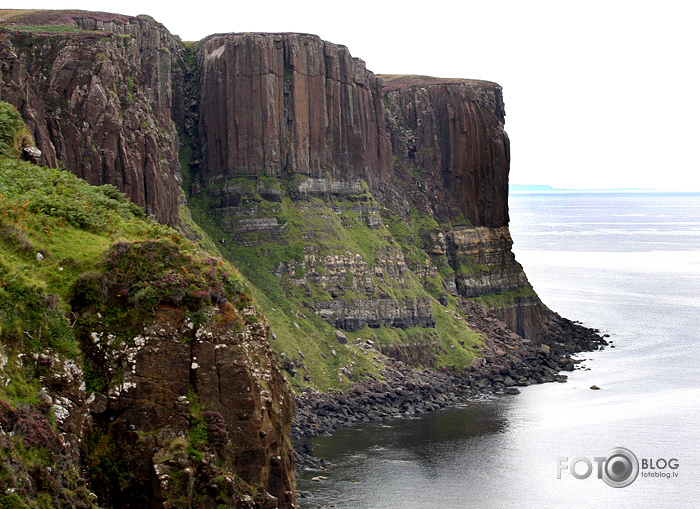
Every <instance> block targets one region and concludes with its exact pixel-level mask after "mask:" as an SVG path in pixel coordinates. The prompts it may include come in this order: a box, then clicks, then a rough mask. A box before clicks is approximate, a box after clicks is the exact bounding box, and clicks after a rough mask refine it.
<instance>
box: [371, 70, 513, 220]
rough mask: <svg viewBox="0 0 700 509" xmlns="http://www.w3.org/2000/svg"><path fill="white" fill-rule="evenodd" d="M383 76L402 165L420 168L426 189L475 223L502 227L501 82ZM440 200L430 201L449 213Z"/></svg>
mask: <svg viewBox="0 0 700 509" xmlns="http://www.w3.org/2000/svg"><path fill="white" fill-rule="evenodd" d="M381 78H382V79H383V80H384V92H385V94H386V97H387V107H388V112H389V116H390V126H391V138H392V146H393V151H394V153H395V154H396V155H397V157H398V158H399V160H400V161H401V162H403V163H404V164H408V165H414V166H416V167H418V168H420V170H421V172H422V174H423V177H424V178H425V180H426V181H427V186H429V187H428V189H426V193H428V195H430V194H431V193H432V194H433V195H434V197H437V196H438V195H442V196H443V197H444V198H446V199H447V203H448V204H450V205H452V206H453V207H456V208H457V209H458V210H460V211H461V212H462V213H463V214H464V216H465V217H466V219H467V220H468V221H469V223H471V224H472V225H473V226H487V227H502V226H507V225H508V171H509V165H510V148H509V142H508V135H507V134H506V132H505V130H504V128H503V124H504V122H505V109H504V106H503V95H502V91H501V87H500V86H498V85H496V84H495V83H491V82H486V81H472V80H440V79H436V78H428V77H424V76H381ZM445 205H446V203H445V200H442V199H441V200H433V208H434V209H435V212H436V213H437V214H438V216H439V217H442V218H449V215H448V211H447V210H446V207H445ZM445 216H447V217H445Z"/></svg>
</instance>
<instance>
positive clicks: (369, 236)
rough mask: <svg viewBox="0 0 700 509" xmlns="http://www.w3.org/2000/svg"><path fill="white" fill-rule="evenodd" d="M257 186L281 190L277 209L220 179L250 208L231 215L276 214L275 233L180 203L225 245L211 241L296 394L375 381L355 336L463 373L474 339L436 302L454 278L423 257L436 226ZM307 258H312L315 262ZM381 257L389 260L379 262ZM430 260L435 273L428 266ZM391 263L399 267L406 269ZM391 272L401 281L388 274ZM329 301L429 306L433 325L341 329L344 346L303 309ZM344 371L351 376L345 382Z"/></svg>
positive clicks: (372, 365) (253, 189)
mask: <svg viewBox="0 0 700 509" xmlns="http://www.w3.org/2000/svg"><path fill="white" fill-rule="evenodd" d="M260 179H261V180H262V179H264V181H265V185H266V186H268V188H276V189H278V190H282V192H284V194H285V197H284V198H283V200H282V203H277V202H275V203H272V202H267V201H265V200H264V199H262V197H261V196H260V195H259V194H258V193H257V189H258V187H257V184H256V180H255V179H247V178H240V177H239V178H235V179H231V180H230V181H228V185H229V186H231V185H234V186H236V188H237V189H238V190H239V192H240V193H241V197H240V204H239V210H245V209H247V210H248V211H249V213H248V214H243V213H239V215H238V218H250V217H275V218H276V219H277V222H278V224H280V225H285V226H284V228H280V229H279V231H277V232H275V233H274V234H270V233H269V232H237V231H236V224H237V223H236V221H235V220H234V221H230V220H228V218H221V217H220V216H219V215H218V214H211V213H210V212H209V210H210V209H212V208H216V207H217V206H219V204H220V202H219V200H218V198H213V197H209V196H208V194H207V193H206V192H201V193H199V194H198V195H197V196H193V197H190V199H189V205H190V210H191V211H192V218H193V220H194V221H195V222H197V223H198V224H199V225H201V227H202V229H203V230H204V231H205V232H206V234H207V235H208V236H209V237H211V238H214V239H223V240H224V242H223V243H219V242H217V247H218V248H219V250H220V251H221V253H222V254H223V255H224V257H225V258H227V259H228V260H230V261H231V262H232V263H233V264H234V265H236V266H237V267H238V268H239V269H240V271H241V273H242V274H243V276H244V277H245V278H246V280H247V281H249V282H250V287H251V292H252V294H253V296H254V298H255V300H256V301H257V302H258V304H259V305H260V307H261V308H262V309H263V311H264V313H265V315H266V316H267V318H268V321H269V323H270V327H271V330H272V331H273V332H274V337H273V339H272V340H271V344H272V347H273V349H274V350H275V351H276V352H277V353H278V354H280V356H282V354H284V356H283V357H284V358H283V359H281V363H282V364H286V363H289V362H293V363H295V364H296V365H297V367H296V369H297V374H296V375H295V376H290V375H289V374H288V373H286V372H285V374H286V376H287V378H288V380H289V381H290V382H291V384H292V386H293V387H294V388H295V390H297V391H299V390H301V389H303V388H304V387H306V386H313V387H316V388H318V389H321V390H328V389H342V388H344V387H347V385H348V384H349V383H350V382H351V381H354V380H359V379H362V378H363V377H366V376H367V375H368V374H373V375H375V376H380V374H379V371H380V370H381V368H382V364H381V362H379V361H377V360H375V359H373V358H372V356H371V355H367V354H366V353H365V351H364V350H363V349H361V348H359V347H358V346H357V345H354V344H352V341H354V340H355V339H358V338H359V339H362V340H363V341H365V340H367V339H372V340H373V341H375V342H376V343H378V344H379V345H380V346H382V347H386V348H389V347H394V346H398V347H401V348H404V347H405V346H406V345H408V346H409V348H414V345H423V348H424V349H426V350H428V351H429V352H430V353H429V355H427V356H426V357H425V359H424V362H423V361H422V362H421V363H420V365H422V366H424V367H436V368H439V367H454V368H455V369H462V368H463V367H464V366H466V365H468V364H469V363H470V362H471V360H472V358H473V356H474V351H475V349H477V348H478V346H479V345H480V344H481V337H480V336H479V335H478V334H476V333H473V332H472V331H471V330H469V329H468V328H466V326H465V322H464V321H463V320H461V319H460V318H459V315H458V313H457V310H456V307H455V305H454V299H453V298H452V297H450V298H449V300H448V306H449V313H447V312H446V308H445V307H444V306H442V305H440V304H439V303H438V302H437V301H436V300H435V299H437V298H439V297H444V296H446V295H447V292H446V290H445V288H444V286H445V279H444V278H445V276H446V275H447V276H451V275H452V274H453V273H454V272H453V271H452V270H451V269H449V265H448V263H447V260H446V259H445V260H443V261H440V260H439V258H436V257H435V256H432V255H431V254H429V253H428V250H429V249H432V245H433V241H432V239H431V233H434V232H437V231H440V225H439V224H438V223H437V222H436V221H435V220H433V219H431V218H430V217H427V216H425V215H422V214H420V213H419V212H418V211H417V210H415V209H414V210H413V211H412V213H411V217H410V218H409V219H408V221H406V220H404V219H402V218H400V217H398V216H396V215H395V214H392V213H391V212H390V211H388V210H386V209H382V208H381V207H380V206H379V205H378V204H377V203H376V202H375V201H374V199H373V198H372V196H371V195H370V194H369V193H367V191H366V190H365V191H363V193H364V194H360V195H357V196H352V197H350V198H349V199H343V198H340V197H335V198H333V199H331V200H330V201H324V200H321V199H318V198H312V199H311V200H310V201H308V202H307V201H292V200H291V199H289V198H288V196H289V195H290V194H291V193H290V191H291V190H293V188H294V186H296V185H298V182H296V181H287V180H284V179H273V178H271V177H260ZM217 185H218V184H217ZM365 188H366V186H365ZM212 189H213V188H212ZM362 207H364V208H362ZM373 214H376V215H374V217H375V218H376V219H378V221H375V222H374V225H375V226H376V227H374V228H370V226H369V219H370V218H372V217H373ZM309 257H315V263H312V262H310V259H311V258H309ZM326 257H332V258H335V257H338V258H339V259H341V260H345V261H346V262H347V263H351V262H353V263H354V262H358V263H359V265H358V266H363V267H364V270H366V272H365V274H364V275H363V276H361V275H359V274H353V273H352V272H350V271H347V270H341V273H338V274H333V273H332V271H331V272H329V269H328V268H327V267H326V264H325V261H324V260H325V258H326ZM387 259H390V260H392V261H391V262H390V263H389V264H388V265H387ZM436 259H437V260H438V263H442V266H441V267H434V266H432V264H433V263H435V260H436ZM399 262H405V266H403V265H402V264H401V263H399ZM426 263H427V266H428V270H426ZM292 264H293V265H292ZM400 266H402V267H403V268H401V269H400V270H402V271H403V275H402V276H400V277H399V275H398V273H394V274H393V275H390V274H389V272H390V271H391V270H394V271H398V270H399V268H400ZM290 267H293V269H292V268H290ZM445 267H447V269H445ZM382 270H383V271H385V272H386V277H384V278H382V277H380V275H379V273H380V272H381V271H382ZM375 271H379V272H375ZM278 273H280V274H281V277H280V275H278ZM312 276H315V277H318V276H320V277H325V278H332V277H334V276H335V278H336V281H337V284H331V285H327V286H324V285H323V284H321V283H314V282H311V280H310V279H308V278H310V277H312ZM304 278H307V279H306V281H304ZM367 280H369V282H370V286H371V288H372V291H371V292H370V293H369V294H368V293H366V292H365V283H366V281H367ZM334 298H336V299H345V300H358V299H359V300H362V299H377V298H392V299H396V300H402V299H418V298H421V299H429V300H430V301H431V302H433V314H434V315H435V319H436V321H437V327H436V328H421V327H411V328H408V329H400V328H391V327H379V328H376V329H372V328H366V329H363V330H360V331H357V332H352V333H347V332H346V335H347V337H348V338H349V339H350V344H349V345H341V344H340V343H338V342H337V340H336V338H335V335H334V333H333V331H334V329H335V328H336V327H335V326H334V325H332V324H330V323H327V322H326V321H324V320H323V319H321V318H320V316H318V315H316V314H315V313H314V312H313V311H312V307H313V306H314V304H315V303H317V302H322V301H331V300H333V299H334ZM302 355H303V357H302ZM341 368H345V369H344V370H341ZM347 369H349V370H350V372H351V373H352V374H351V376H350V377H348V376H347ZM343 372H345V374H344V373H343Z"/></svg>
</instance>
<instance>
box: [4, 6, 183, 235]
mask: <svg viewBox="0 0 700 509" xmlns="http://www.w3.org/2000/svg"><path fill="white" fill-rule="evenodd" d="M53 12H54V11H45V12H40V13H38V14H35V15H28V16H26V17H25V18H23V19H22V20H21V23H22V24H23V25H33V24H35V23H36V24H50V23H52V22H56V21H55V20H53V18H54V17H56V18H59V17H61V14H65V13H60V12H59V13H56V14H53ZM69 14H70V17H68V16H63V18H61V20H60V22H61V23H64V22H65V21H66V19H70V20H71V24H73V25H74V26H75V27H76V29H81V30H82V31H80V32H76V33H71V34H65V33H63V34H56V33H54V34H50V33H48V32H47V33H36V32H20V31H14V32H4V33H1V34H0V61H1V62H2V64H0V97H1V98H2V99H3V100H4V101H6V102H9V103H11V104H12V105H14V106H15V107H16V108H17V109H18V110H19V111H20V113H21V114H22V116H23V118H24V119H25V122H26V123H27V125H28V127H29V129H30V131H31V133H32V135H33V136H34V138H35V140H36V144H37V147H38V148H39V149H40V150H41V152H42V158H41V161H40V162H41V164H43V165H47V166H51V167H57V166H59V165H60V166H61V167H63V168H65V169H67V170H69V171H71V172H73V173H75V174H76V175H78V176H79V177H82V178H84V179H85V180H87V181H88V182H89V183H91V184H94V185H100V184H112V185H114V186H116V187H117V188H118V189H119V190H121V191H123V192H124V193H125V194H126V195H127V196H129V198H131V199H132V200H133V201H134V202H135V203H136V204H138V205H140V206H142V207H144V208H145V209H146V210H147V211H148V212H149V213H151V214H153V215H154V216H155V217H156V218H157V219H158V220H159V221H160V222H163V223H168V224H177V221H178V194H179V190H178V187H179V180H180V177H179V173H180V167H179V163H178V137H177V131H176V129H175V125H174V123H173V118H177V115H175V112H176V111H179V110H181V109H182V108H181V102H178V101H181V100H182V72H181V71H180V64H181V60H182V59H181V56H182V49H181V48H180V47H179V45H178V44H177V43H176V41H175V40H174V39H173V38H172V36H171V35H170V34H169V33H168V31H167V30H166V29H165V28H163V27H162V26H160V25H158V24H157V23H154V22H152V21H150V20H147V19H145V18H133V17H126V16H119V15H113V14H102V13H87V12H84V13H81V12H80V11H70V12H69Z"/></svg>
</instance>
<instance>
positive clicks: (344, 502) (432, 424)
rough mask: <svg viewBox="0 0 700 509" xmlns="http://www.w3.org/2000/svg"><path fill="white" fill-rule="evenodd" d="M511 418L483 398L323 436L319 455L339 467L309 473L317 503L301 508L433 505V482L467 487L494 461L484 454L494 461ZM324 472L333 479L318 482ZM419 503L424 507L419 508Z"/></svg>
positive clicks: (305, 486)
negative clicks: (468, 479)
mask: <svg viewBox="0 0 700 509" xmlns="http://www.w3.org/2000/svg"><path fill="white" fill-rule="evenodd" d="M507 413H508V409H507V406H504V405H502V404H499V402H497V401H494V400H487V401H479V402H474V403H472V404H470V405H468V406H465V407H457V408H449V409H444V410H441V411H438V412H433V413H430V414H427V415H423V416H420V417H416V418H404V419H396V420H393V421H389V422H387V423H382V424H376V423H375V424H366V425H362V426H356V427H353V428H347V429H343V430H339V431H338V432H336V434H335V435H334V436H333V437H317V438H315V439H313V443H314V450H315V454H316V455H317V456H318V457H321V458H324V459H326V460H328V461H330V462H332V463H334V467H333V468H331V469H330V470H329V471H327V472H310V471H307V472H303V473H302V474H301V478H300V479H299V481H298V483H297V484H298V489H299V490H301V491H305V490H311V491H312V492H313V494H314V498H313V499H311V500H309V499H306V500H305V499H301V500H300V503H301V506H302V507H306V508H311V507H330V506H335V507H339V508H340V507H345V508H361V507H364V508H368V507H377V508H379V507H397V506H396V505H395V504H396V503H397V501H398V500H401V501H402V502H401V503H402V507H425V505H423V504H424V503H425V501H422V502H421V501H420V500H421V497H422V495H421V493H423V494H427V493H429V492H430V487H431V485H432V484H433V483H436V482H439V483H445V482H447V483H448V485H449V484H450V483H452V482H458V483H460V484H461V483H463V481H464V478H465V476H468V477H472V478H474V477H475V476H474V472H472V473H471V474H470V475H468V472H469V471H470V470H471V469H473V468H476V466H477V465H480V464H484V462H487V461H490V458H485V457H483V456H484V454H487V455H488V456H489V457H491V456H492V455H493V453H492V452H491V451H493V449H494V447H496V445H495V444H494V443H493V441H494V437H496V436H499V435H501V436H502V435H503V433H505V432H507V431H508V429H509V422H508V419H507V417H506V415H507ZM318 475H324V476H328V477H329V478H332V480H331V481H330V482H325V481H324V482H316V481H312V480H311V479H312V478H313V477H315V476H318ZM445 476H455V479H454V480H450V479H445ZM380 487H381V488H380ZM414 491H415V493H412V492H414ZM411 500H414V501H415V502H416V504H417V505H415V506H413V505H411V502H410V501H411ZM318 501H323V504H325V505H319V502H318ZM406 504H408V505H406Z"/></svg>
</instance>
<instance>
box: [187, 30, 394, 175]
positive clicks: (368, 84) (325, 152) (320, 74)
mask: <svg viewBox="0 0 700 509" xmlns="http://www.w3.org/2000/svg"><path fill="white" fill-rule="evenodd" d="M199 68H200V90H201V98H200V101H201V103H200V136H201V140H202V168H201V175H202V177H203V179H204V180H205V181H210V180H211V179H212V178H214V177H222V176H223V177H232V176H241V175H243V176H246V175H248V176H256V175H259V174H261V175H266V176H274V177H283V176H285V175H290V174H299V175H304V176H308V177H313V178H330V179H333V180H337V181H357V180H365V181H370V182H373V181H380V180H382V179H385V178H386V175H387V174H388V173H389V172H390V171H391V148H390V146H389V143H388V138H387V136H386V132H385V128H384V108H383V105H382V94H381V88H380V86H379V84H378V81H377V79H376V78H375V76H374V75H373V74H372V73H371V72H369V71H367V69H366V68H365V65H364V62H362V61H361V60H359V59H354V58H352V57H351V56H350V53H349V52H348V50H347V48H346V47H344V46H339V45H336V44H331V43H329V42H324V41H322V40H321V39H319V38H318V37H316V36H313V35H305V34H228V35H214V36H211V37H208V38H206V39H205V40H204V41H202V42H201V43H200V49H199Z"/></svg>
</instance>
